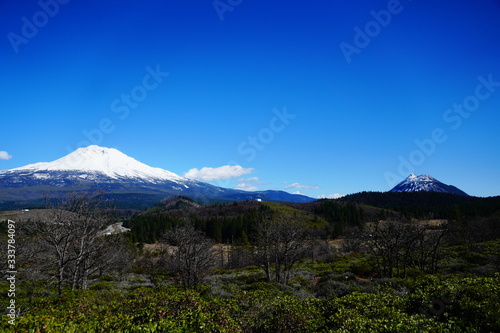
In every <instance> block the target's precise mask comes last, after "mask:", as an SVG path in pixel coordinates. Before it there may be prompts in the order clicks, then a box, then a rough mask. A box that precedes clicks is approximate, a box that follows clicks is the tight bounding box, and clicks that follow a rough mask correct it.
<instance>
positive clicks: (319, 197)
mask: <svg viewBox="0 0 500 333" xmlns="http://www.w3.org/2000/svg"><path fill="white" fill-rule="evenodd" d="M342 197H345V194H340V193H335V194H330V195H325V194H322V195H318V197H317V198H318V199H339V198H342Z"/></svg>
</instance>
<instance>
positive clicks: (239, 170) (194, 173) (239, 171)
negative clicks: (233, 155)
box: [184, 165, 253, 182]
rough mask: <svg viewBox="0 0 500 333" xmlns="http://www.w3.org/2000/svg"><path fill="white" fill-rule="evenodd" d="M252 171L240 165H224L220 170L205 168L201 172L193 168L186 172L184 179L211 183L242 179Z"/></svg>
mask: <svg viewBox="0 0 500 333" xmlns="http://www.w3.org/2000/svg"><path fill="white" fill-rule="evenodd" d="M252 171H253V169H252V168H243V167H242V166H240V165H224V166H221V167H218V168H208V167H204V168H201V169H200V170H198V169H197V168H193V169H191V170H189V171H188V172H186V173H185V174H184V177H186V178H191V179H199V180H203V181H206V182H210V181H212V180H224V179H231V178H237V177H241V176H243V175H246V174H249V173H252Z"/></svg>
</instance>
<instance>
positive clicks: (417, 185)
mask: <svg viewBox="0 0 500 333" xmlns="http://www.w3.org/2000/svg"><path fill="white" fill-rule="evenodd" d="M389 192H444V193H453V194H459V195H467V194H466V193H465V192H464V191H462V190H460V189H458V188H456V187H455V186H452V185H446V184H443V183H441V182H440V181H439V180H437V179H436V178H434V177H431V176H429V175H420V176H417V175H415V174H414V173H412V174H410V175H409V176H408V177H407V178H406V179H405V180H403V181H402V182H401V183H399V184H398V185H396V186H395V187H394V188H392V189H391V190H390V191H389Z"/></svg>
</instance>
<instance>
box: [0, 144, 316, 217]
mask: <svg viewBox="0 0 500 333" xmlns="http://www.w3.org/2000/svg"><path fill="white" fill-rule="evenodd" d="M78 191H87V192H92V191H104V192H105V193H106V194H107V195H108V197H109V198H110V199H114V200H117V201H119V202H123V203H125V202H126V203H127V204H133V202H136V203H137V204H139V202H138V201H140V200H143V201H144V202H143V203H140V206H141V207H142V206H143V205H148V206H149V205H151V204H152V203H157V202H159V201H160V200H161V199H163V198H165V197H168V196H175V195H184V196H187V197H191V198H193V199H196V200H198V201H200V202H206V203H211V202H230V201H237V200H256V199H261V200H264V201H277V202H280V201H292V202H309V201H313V200H315V199H313V198H309V197H307V196H303V195H297V194H290V193H287V192H284V191H259V192H247V191H242V190H235V189H227V188H223V187H218V186H215V185H211V184H207V183H204V182H200V181H196V180H193V179H188V178H184V177H181V176H179V175H177V174H175V173H173V172H170V171H167V170H164V169H161V168H153V167H150V166H148V165H146V164H144V163H141V162H139V161H137V160H135V159H134V158H132V157H129V156H127V155H126V154H123V153H122V152H120V151H119V150H117V149H113V148H105V147H99V146H95V145H92V146H88V147H86V148H79V149H77V150H76V151H74V152H72V153H70V154H68V155H66V156H64V157H62V158H60V159H57V160H55V161H52V162H41V163H34V164H29V165H26V166H23V167H19V168H15V169H11V170H7V171H0V208H2V207H9V208H10V207H14V208H16V207H23V206H26V205H27V204H37V203H38V204H39V203H41V202H43V197H44V196H45V195H47V196H61V195H64V193H67V192H78Z"/></svg>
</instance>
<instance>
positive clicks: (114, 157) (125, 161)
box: [10, 145, 186, 181]
mask: <svg viewBox="0 0 500 333" xmlns="http://www.w3.org/2000/svg"><path fill="white" fill-rule="evenodd" d="M20 170H27V171H56V170H57V171H81V172H99V173H102V174H104V175H106V176H108V177H111V178H115V179H116V178H123V177H125V178H142V179H147V180H151V179H158V180H171V181H182V180H186V179H185V178H183V177H181V176H179V175H177V174H175V173H173V172H170V171H167V170H164V169H161V168H153V167H150V166H148V165H146V164H144V163H141V162H139V161H137V160H136V159H134V158H132V157H129V156H127V155H125V154H124V153H122V152H120V151H119V150H117V149H114V148H105V147H99V146H96V145H92V146H88V147H86V148H78V149H77V150H75V151H74V152H72V153H70V154H68V155H66V156H64V157H62V158H60V159H58V160H55V161H53V162H41V163H35V164H29V165H26V166H23V167H19V168H15V169H11V170H10V171H20Z"/></svg>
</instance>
